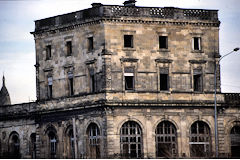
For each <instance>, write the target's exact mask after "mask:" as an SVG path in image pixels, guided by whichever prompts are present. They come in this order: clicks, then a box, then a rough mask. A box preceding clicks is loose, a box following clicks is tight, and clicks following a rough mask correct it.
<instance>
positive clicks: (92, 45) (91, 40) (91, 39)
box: [88, 37, 94, 52]
mask: <svg viewBox="0 0 240 160" xmlns="http://www.w3.org/2000/svg"><path fill="white" fill-rule="evenodd" d="M93 42H94V41H93V37H88V52H92V51H93V49H94V43H93Z"/></svg>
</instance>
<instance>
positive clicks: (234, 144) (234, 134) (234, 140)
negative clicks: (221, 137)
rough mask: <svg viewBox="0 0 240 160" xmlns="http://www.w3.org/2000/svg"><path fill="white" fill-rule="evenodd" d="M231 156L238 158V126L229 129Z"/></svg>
mask: <svg viewBox="0 0 240 160" xmlns="http://www.w3.org/2000/svg"><path fill="white" fill-rule="evenodd" d="M230 137H231V157H232V158H240V152H239V151H240V126H234V127H233V128H232V129H231V133H230Z"/></svg>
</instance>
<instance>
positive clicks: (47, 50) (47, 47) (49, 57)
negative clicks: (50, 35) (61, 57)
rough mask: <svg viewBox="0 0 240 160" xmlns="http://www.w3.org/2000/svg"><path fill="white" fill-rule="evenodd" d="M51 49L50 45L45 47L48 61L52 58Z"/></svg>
mask: <svg viewBox="0 0 240 160" xmlns="http://www.w3.org/2000/svg"><path fill="white" fill-rule="evenodd" d="M51 49H52V47H51V45H48V46H46V60H49V59H51V57H52V51H51Z"/></svg>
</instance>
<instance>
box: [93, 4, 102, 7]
mask: <svg viewBox="0 0 240 160" xmlns="http://www.w3.org/2000/svg"><path fill="white" fill-rule="evenodd" d="M101 6H102V3H92V7H93V8H94V7H101Z"/></svg>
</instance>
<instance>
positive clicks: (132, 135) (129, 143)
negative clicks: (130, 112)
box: [120, 121, 143, 158]
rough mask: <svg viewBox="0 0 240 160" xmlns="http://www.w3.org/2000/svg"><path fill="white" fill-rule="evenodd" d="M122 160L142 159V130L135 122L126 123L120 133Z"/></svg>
mask: <svg viewBox="0 0 240 160" xmlns="http://www.w3.org/2000/svg"><path fill="white" fill-rule="evenodd" d="M120 146H121V155H122V158H142V157H143V155H142V129H141V127H140V126H139V125H138V124H137V123H136V122H134V121H128V122H126V123H124V124H123V125H122V127H121V131H120Z"/></svg>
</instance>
